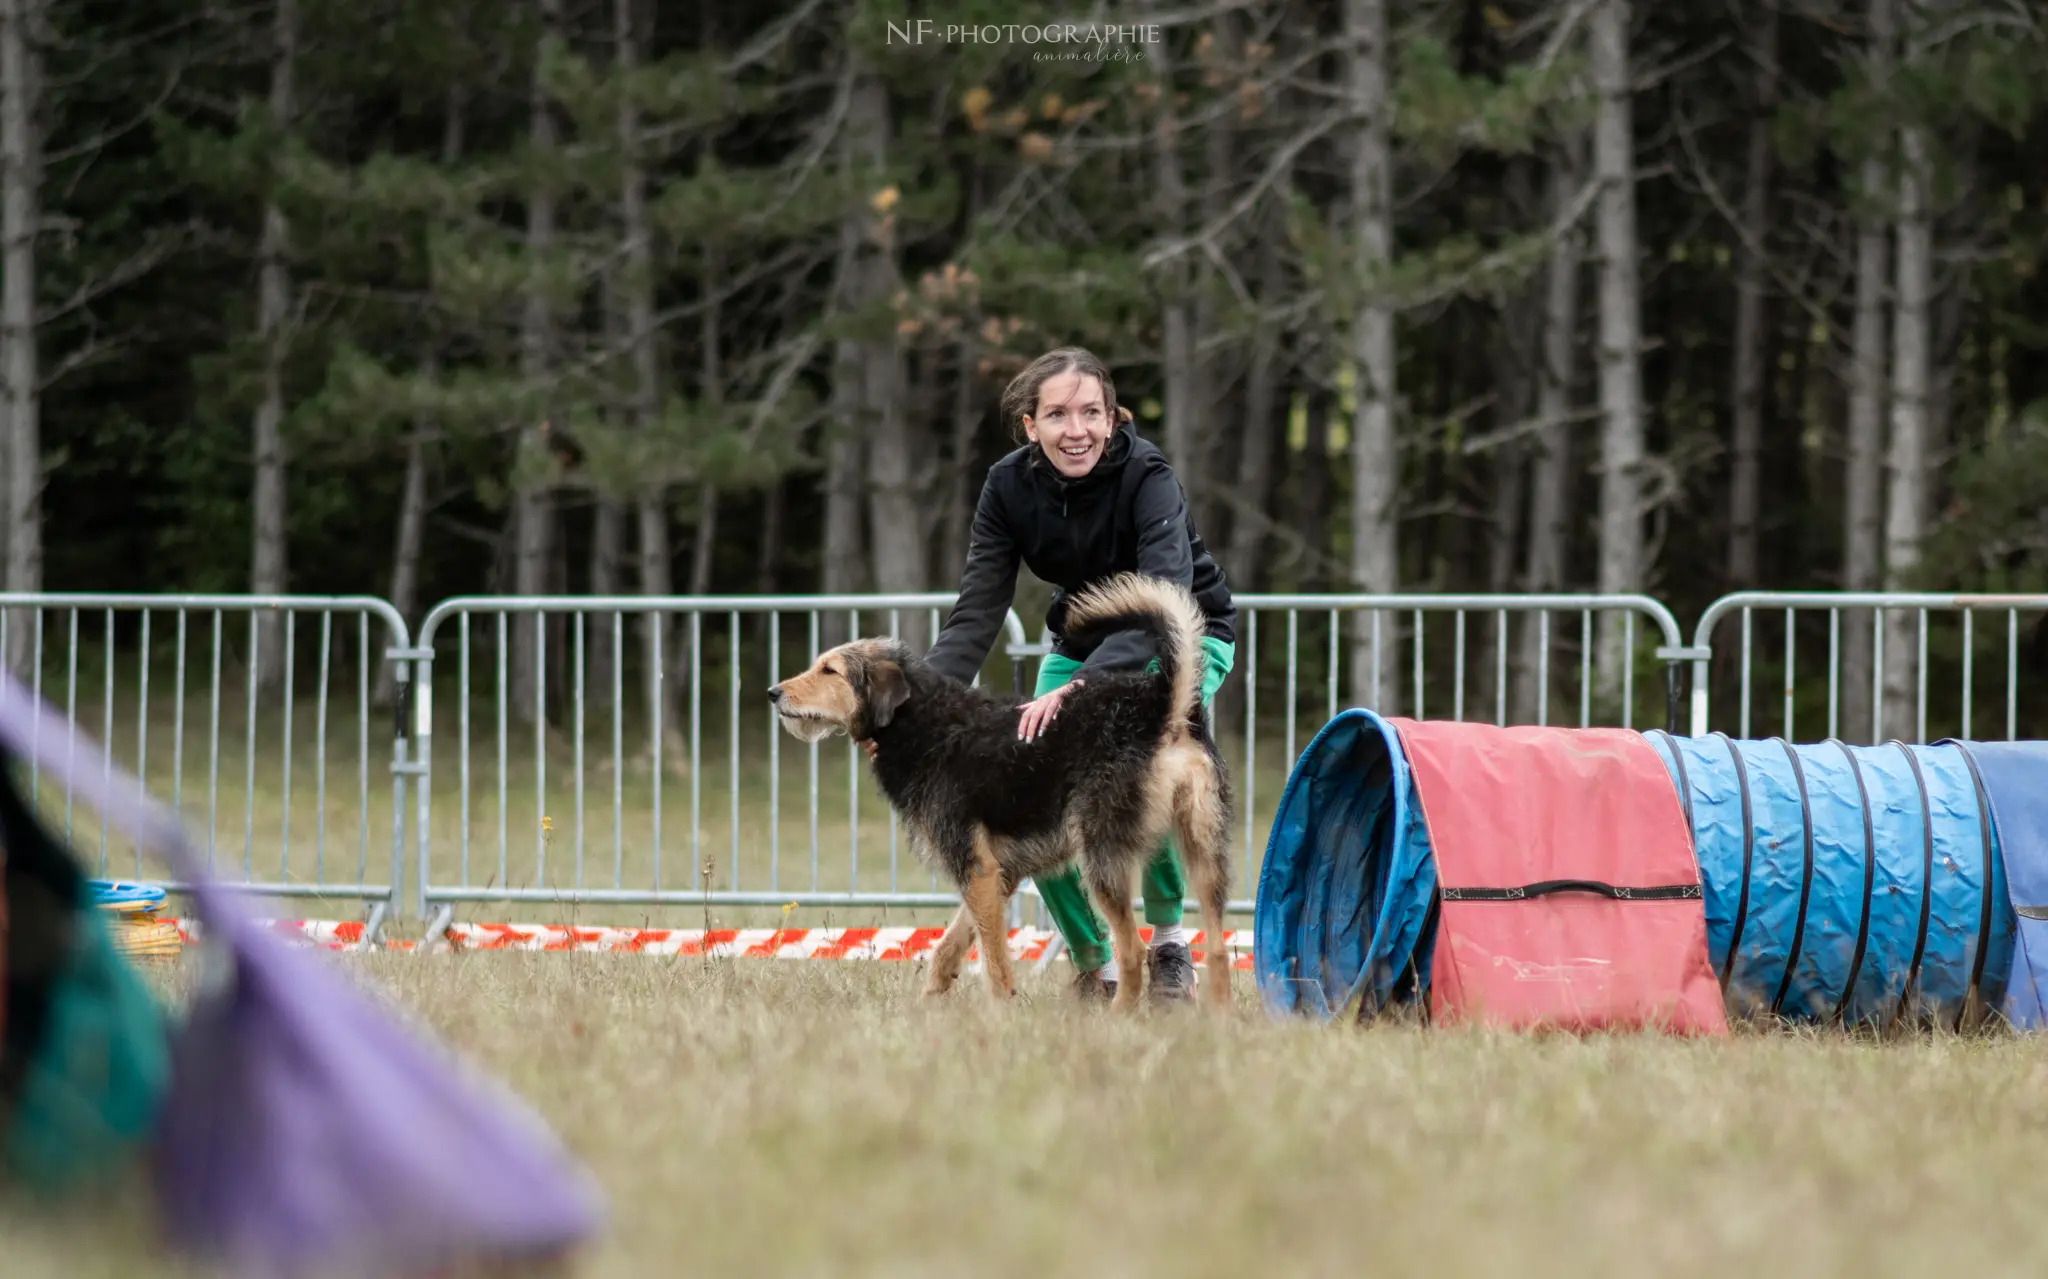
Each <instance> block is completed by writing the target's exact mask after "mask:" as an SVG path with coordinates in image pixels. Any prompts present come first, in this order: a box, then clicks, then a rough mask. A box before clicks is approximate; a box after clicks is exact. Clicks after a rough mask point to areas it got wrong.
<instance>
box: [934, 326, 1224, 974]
mask: <svg viewBox="0 0 2048 1279" xmlns="http://www.w3.org/2000/svg"><path fill="white" fill-rule="evenodd" d="M1002 411H1003V420H1004V421H1005V422H1007V423H1008V424H1009V425H1010V428H1011V430H1012V431H1014V432H1015V435H1016V439H1017V442H1018V444H1019V445H1020V446H1021V447H1019V448H1018V449H1017V450H1016V451H1015V452H1012V453H1011V454H1010V455H1009V456H1007V457H1005V458H1003V459H1002V460H1001V461H1000V462H997V463H996V464H995V465H994V466H992V467H990V468H989V473H988V482H987V483H986V484H985V485H984V486H983V488H982V491H981V500H980V502H979V504H978V505H977V506H976V507H975V512H974V532H973V539H972V543H971V545H970V546H969V548H968V553H967V564H966V566H965V568H964V569H963V570H962V572H961V578H960V598H959V602H958V603H957V604H956V605H955V606H954V609H953V613H952V616H950V617H949V618H947V619H946V624H945V626H944V628H943V629H941V631H940V632H939V636H938V639H937V640H936V641H935V642H934V643H933V645H932V649H931V652H930V654H929V655H928V660H929V661H930V663H931V664H932V666H934V667H936V668H937V669H938V670H939V671H940V672H941V673H943V674H945V675H948V676H951V677H952V678H954V679H956V680H959V681H960V682H961V683H963V684H964V683H967V682H969V681H971V680H972V679H973V678H974V676H975V674H976V672H978V671H980V669H981V664H982V662H983V661H985V660H986V659H987V657H988V653H989V649H990V648H991V647H992V646H993V645H994V643H995V639H996V635H997V634H998V632H999V630H1000V628H1001V626H1002V622H1003V618H1004V616H1005V614H1007V612H1008V611H1009V609H1010V606H1011V604H1012V602H1013V597H1014V595H1015V593H1016V588H1017V569H1018V567H1019V566H1020V565H1028V566H1029V567H1030V569H1031V571H1032V572H1033V573H1034V574H1036V575H1037V576H1038V577H1039V578H1040V579H1042V580H1044V581H1045V582H1048V583H1050V584H1051V585H1052V587H1053V588H1054V590H1053V600H1052V607H1051V608H1050V609H1049V610H1047V612H1046V618H1045V624H1046V627H1047V629H1048V630H1050V631H1051V632H1052V635H1053V641H1054V643H1053V650H1052V652H1051V653H1050V654H1048V655H1047V656H1046V658H1045V660H1044V662H1043V663H1041V664H1040V666H1039V671H1038V687H1037V690H1036V695H1035V697H1034V699H1033V700H1032V701H1030V702H1028V703H1026V704H1025V706H1024V707H1023V710H1022V712H1021V713H1020V714H1019V716H1018V720H1017V736H1018V737H1019V738H1021V739H1023V740H1025V741H1036V740H1037V739H1038V737H1039V735H1040V734H1041V733H1042V732H1043V731H1044V729H1045V727H1046V725H1048V724H1050V723H1051V722H1052V721H1053V720H1054V718H1056V717H1057V716H1058V715H1059V711H1060V705H1061V703H1062V701H1063V700H1064V698H1065V697H1066V694H1067V690H1068V689H1069V688H1071V687H1072V686H1074V685H1075V684H1079V683H1081V682H1082V681H1083V680H1084V679H1085V678H1087V677H1089V676H1093V675H1100V674H1104V673H1107V672H1110V671H1120V670H1130V671H1135V670H1141V669H1149V668H1151V667H1153V666H1155V665H1156V661H1157V657H1156V651H1155V645H1154V643H1153V641H1152V639H1151V637H1150V636H1148V635H1147V634H1145V633H1144V632H1141V631H1122V632H1118V633H1116V634H1112V635H1109V636H1106V637H1103V638H1101V639H1100V641H1099V642H1096V641H1093V640H1089V641H1083V640H1081V639H1080V638H1079V637H1072V636H1069V635H1067V634H1066V611H1067V601H1068V599H1069V598H1070V597H1072V596H1073V595H1075V594H1077V593H1079V592H1081V591H1084V590H1086V589H1087V588H1088V587H1090V586H1092V585H1096V584H1098V583H1101V582H1104V581H1107V580H1108V579H1109V578H1111V577H1113V576H1115V575H1117V574H1119V573H1142V574H1144V575H1145V576H1147V577H1156V578H1160V579H1162V580H1164V581H1169V582H1174V583H1176V584H1178V585H1180V586H1183V587H1186V588H1187V589H1188V590H1189V591H1191V592H1193V594H1194V596H1195V599H1196V601H1197V603H1199V604H1200V605H1201V608H1202V613H1203V616H1204V619H1205V622H1206V628H1205V631H1204V638H1203V640H1202V647H1203V650H1204V659H1205V660H1204V669H1203V672H1202V702H1203V705H1204V706H1205V707H1206V706H1207V705H1208V704H1209V703H1210V701H1211V700H1212V699H1213V698H1214V697H1215V694H1216V690H1217V689H1218V688H1219V687H1220V686H1221V685H1222V683H1223V679H1224V677H1225V676H1226V675H1228V674H1229V673H1230V668H1231V666H1232V664H1233V662H1234V660H1235V656H1236V650H1235V648H1234V644H1235V641H1236V631H1235V623H1236V618H1237V613H1236V609H1235V607H1234V606H1233V605H1232V603H1231V598H1230V586H1229V583H1228V582H1227V581H1226V580H1225V579H1224V576H1223V570H1222V569H1221V568H1219V567H1217V564H1216V561H1215V560H1214V559H1213V558H1211V556H1210V554H1209V550H1208V548H1207V547H1206V546H1204V545H1203V543H1202V536H1201V534H1200V533H1199V532H1197V531H1196V529H1195V527H1194V522H1193V519H1192V518H1191V517H1190V515H1189V513H1188V503H1187V495H1186V494H1185V493H1184V492H1182V491H1181V486H1180V481H1179V480H1178V479H1176V478H1175V477H1174V474H1173V469H1172V468H1171V467H1169V466H1168V465H1167V462H1166V458H1165V456H1164V455H1163V454H1161V453H1160V451H1159V450H1158V449H1157V448H1156V447H1154V446H1153V445H1152V443H1151V441H1149V440H1146V439H1144V438H1143V437H1142V436H1140V435H1139V434H1138V432H1137V429H1136V428H1135V426H1134V425H1133V424H1132V421H1131V416H1130V414H1129V413H1128V412H1126V411H1125V410H1123V409H1121V408H1119V407H1118V405H1117V402H1116V382H1115V381H1114V379H1112V378H1111V377H1110V374H1109V368H1108V366H1107V365H1105V364H1104V363H1103V362H1102V360H1101V359H1100V358H1098V357H1097V356H1096V355H1095V354H1094V353H1093V352H1090V351H1087V350H1084V349H1082V348H1081V347H1075V346H1068V347H1060V348H1059V349H1057V350H1053V351H1048V352H1047V353H1045V354H1044V355H1042V356H1040V357H1038V358H1037V359H1036V360H1033V361H1032V362H1031V364H1030V366H1029V367H1027V368H1026V369H1025V370H1024V371H1023V372H1022V373H1019V374H1018V375H1017V377H1016V378H1015V379H1014V380H1012V381H1011V383H1010V385H1009V387H1008V388H1007V389H1006V390H1005V391H1004V392H1003V406H1002ZM1144 885H1145V921H1146V922H1147V923H1149V924H1151V925H1152V929H1153V932H1152V946H1151V963H1152V978H1151V981H1150V983H1149V985H1150V987H1151V989H1152V990H1153V992H1154V993H1155V994H1157V995H1159V996H1160V997H1162V998H1169V999H1173V998H1179V999H1185V998H1189V997H1191V996H1192V994H1193V982H1194V964H1193V961H1192V957H1191V956H1190V955H1189V953H1188V947H1187V944H1186V940H1185V936H1184V935H1183V933H1182V932H1181V927H1180V917H1181V902H1182V900H1183V899H1184V898H1185V896H1186V884H1185V881H1184V878H1183V872H1182V869H1181V864H1180V858H1179V854H1178V852H1177V850H1176V849H1175V848H1174V846H1173V844H1172V842H1171V841H1168V842H1167V843H1166V844H1165V845H1164V846H1163V847H1161V849H1160V850H1159V855H1158V856H1157V857H1156V858H1154V859H1153V861H1152V863H1151V864H1150V865H1149V866H1147V867H1146V870H1145V877H1144ZM1038 891H1039V894H1040V896H1041V897H1042V898H1043V899H1044V901H1045V904H1046V909H1047V911H1048V913H1049V914H1051V916H1052V919H1053V923H1054V924H1055V925H1056V926H1057V927H1058V928H1059V931H1060V935H1061V936H1062V937H1063V938H1065V940H1066V943H1067V946H1068V950H1069V953H1070V954H1071V955H1072V957H1073V961H1074V968H1075V988H1076V990H1077V991H1078V992H1079V993H1081V994H1082V995H1084V996H1089V997H1106V996H1108V995H1111V994H1113V993H1114V989H1113V988H1114V985H1115V980H1114V976H1113V974H1114V971H1115V970H1114V969H1113V968H1112V967H1111V965H1110V959H1111V956H1110V949H1109V938H1108V930H1107V927H1106V926H1105V925H1104V923H1103V921H1102V919H1101V917H1100V916H1098V915H1097V914H1096V913H1095V911H1094V910H1093V909H1092V908H1091V907H1090V905H1089V903H1088V898H1087V895H1086V893H1085V892H1084V891H1083V889H1082V887H1081V879H1080V875H1079V873H1078V872H1077V871H1076V870H1075V869H1073V868H1072V867H1069V868H1067V869H1066V870H1064V871H1061V872H1060V873H1058V874H1056V875H1052V876H1046V877H1041V878H1040V879H1039V881H1038Z"/></svg>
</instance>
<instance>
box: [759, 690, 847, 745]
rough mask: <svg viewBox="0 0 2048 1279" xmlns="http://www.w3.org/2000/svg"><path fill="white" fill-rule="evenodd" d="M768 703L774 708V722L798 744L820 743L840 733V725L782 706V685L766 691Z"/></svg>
mask: <svg viewBox="0 0 2048 1279" xmlns="http://www.w3.org/2000/svg"><path fill="white" fill-rule="evenodd" d="M768 701H769V702H770V704H772V705H773V706H774V707H775V720H776V722H777V723H779V724H781V725H782V728H783V731H785V732H787V733H788V734H789V735H790V736H791V737H794V738H796V739H797V740H798V741H800V742H816V741H822V740H824V739H825V738H827V737H830V736H832V734H834V733H836V732H839V731H840V725H839V724H838V723H836V722H835V721H833V720H829V719H826V718H825V717H824V716H822V715H815V714H812V713H810V712H808V711H800V710H791V709H790V708H789V707H787V706H784V705H783V704H782V685H780V684H777V685H775V686H774V687H773V688H770V689H769V690H768Z"/></svg>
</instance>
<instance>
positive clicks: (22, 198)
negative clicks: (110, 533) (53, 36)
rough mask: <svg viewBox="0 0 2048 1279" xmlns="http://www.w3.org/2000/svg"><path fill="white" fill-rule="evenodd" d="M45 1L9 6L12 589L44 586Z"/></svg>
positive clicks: (3, 466)
mask: <svg viewBox="0 0 2048 1279" xmlns="http://www.w3.org/2000/svg"><path fill="white" fill-rule="evenodd" d="M40 8H41V0H0V474H4V476H5V492H6V503H7V505H6V520H5V524H4V527H0V548H4V554H5V556H6V565H7V570H6V579H5V580H6V588H7V589H8V590H9V591H20V592H35V591H40V590H41V589H42V585H43V556H42V488H43V469H42V466H43V464H42V431H41V421H40V419H41V400H40V396H39V393H38V383H39V382H40V380H41V377H42V372H41V368H40V363H39V360H38V358H37V357H38V350H37V334H36V279H37V276H36V231H37V226H38V224H39V223H40V222H41V220H42V176H43V175H42V170H43V164H42V142H43V139H42V108H41V97H42V78H43V77H42V56H41V53H40V51H39V50H38V49H37V47H36V43H35V32H36V25H37V24H36V19H37V16H38V14H39V12H40ZM34 628H35V615H34V614H33V613H32V612H28V611H17V612H14V613H12V614H10V615H9V616H8V618H7V650H8V651H7V653H6V654H5V661H6V664H7V667H8V669H10V670H13V671H23V670H24V668H25V667H26V665H27V663H28V661H29V653H30V648H31V646H30V642H29V641H30V638H31V636H32V635H33V634H34Z"/></svg>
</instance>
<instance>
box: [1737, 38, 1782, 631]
mask: <svg viewBox="0 0 2048 1279" xmlns="http://www.w3.org/2000/svg"><path fill="white" fill-rule="evenodd" d="M1760 3H1761V5H1762V7H1763V14H1762V29H1761V30H1760V31H1759V32H1758V34H1757V38H1756V46H1755V58H1756V63H1757V72H1756V74H1757V87H1756V102H1755V104H1754V106H1753V108H1752V110H1751V114H1750V119H1749V154H1748V161H1747V166H1746V173H1745V183H1744V186H1743V193H1742V243H1741V244H1740V245H1739V246H1737V247H1738V251H1739V254H1740V257H1739V263H1740V265H1739V266H1738V267H1737V269H1736V276H1735V371H1734V373H1735V375H1734V386H1733V388H1732V390H1733V400H1734V414H1733V417H1734V431H1733V435H1734V440H1733V445H1732V448H1731V453H1732V455H1733V457H1734V470H1733V474H1732V475H1731V477H1730V491H1729V500H1728V580H1727V588H1728V589H1729V590H1731V591H1740V590H1749V589H1752V588H1754V587H1755V586H1757V585H1758V580H1757V518H1758V514H1759V511H1758V496H1759V493H1760V491H1761V488H1762V480H1763V476H1762V474H1761V466H1762V463H1761V453H1762V449H1763V433H1764V420H1763V418H1764V411H1763V395H1764V377H1765V362H1764V334H1765V318H1764V290H1765V287H1766V283H1767V276H1766V273H1765V269H1764V268H1765V259H1764V251H1765V244H1766V241H1767V240H1768V239H1769V237H1770V229H1771V199H1770V189H1771V115H1772V112H1773V111H1775V110H1776V109H1777V105H1778V0H1760Z"/></svg>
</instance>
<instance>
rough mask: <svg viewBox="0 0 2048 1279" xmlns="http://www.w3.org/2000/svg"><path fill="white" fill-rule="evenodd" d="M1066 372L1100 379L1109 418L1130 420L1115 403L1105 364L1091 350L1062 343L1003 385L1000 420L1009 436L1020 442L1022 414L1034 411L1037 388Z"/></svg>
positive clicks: (1036, 403) (1036, 407) (1036, 404)
mask: <svg viewBox="0 0 2048 1279" xmlns="http://www.w3.org/2000/svg"><path fill="white" fill-rule="evenodd" d="M1067 373H1078V374H1080V375H1081V376H1082V377H1092V378H1094V379H1095V380H1096V381H1098V382H1100V383H1102V400H1103V404H1102V407H1103V408H1105V409H1107V410H1108V411H1109V414H1110V416H1111V417H1112V418H1114V419H1118V420H1120V421H1128V420H1130V414H1128V413H1125V412H1123V411H1122V410H1121V409H1119V408H1117V406H1116V383H1115V382H1114V381H1112V380H1111V379H1110V376H1109V366H1108V365H1106V364H1104V363H1103V362H1102V361H1101V360H1100V359H1097V358H1096V356H1095V353H1094V352H1092V351H1089V350H1086V349H1084V348H1082V347H1078V346H1063V347H1060V348H1059V349H1058V350H1054V351H1047V352H1046V353H1045V354H1044V355H1041V356H1039V357H1038V358H1037V359H1035V360H1033V361H1032V362H1031V363H1030V364H1028V365H1026V366H1025V368H1024V371H1023V372H1022V373H1019V374H1018V375H1017V376H1016V377H1013V378H1011V379H1010V385H1009V386H1007V387H1005V388H1004V389H1003V421H1004V423H1005V424H1006V425H1008V426H1009V428H1010V435H1011V438H1013V439H1015V440H1016V441H1017V442H1018V443H1019V444H1022V443H1024V441H1025V438H1026V437H1025V435H1024V415H1025V414H1027V413H1030V414H1036V413H1037V412H1038V392H1039V388H1041V387H1043V386H1044V385H1045V384H1046V383H1047V382H1049V381H1051V380H1052V379H1053V378H1056V377H1060V376H1062V375H1063V374H1067Z"/></svg>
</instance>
